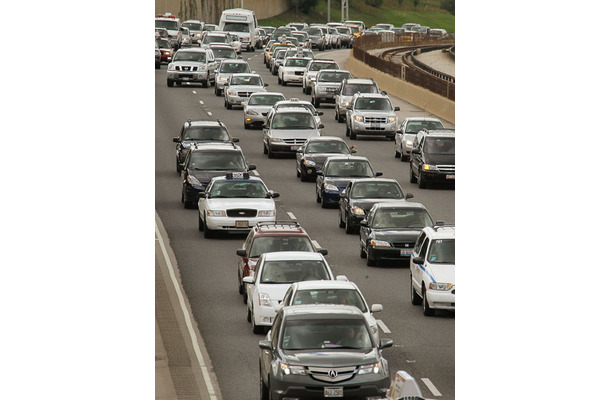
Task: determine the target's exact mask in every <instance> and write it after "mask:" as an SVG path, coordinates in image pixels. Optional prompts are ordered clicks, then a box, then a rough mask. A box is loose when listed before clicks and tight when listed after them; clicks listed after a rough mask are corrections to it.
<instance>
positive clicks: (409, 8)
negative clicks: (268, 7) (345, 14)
mask: <svg viewBox="0 0 610 400" xmlns="http://www.w3.org/2000/svg"><path fill="white" fill-rule="evenodd" d="M440 2H441V0H428V1H424V0H420V4H419V5H418V6H417V8H415V7H413V1H412V0H403V2H402V4H399V2H398V0H383V4H382V5H381V7H380V8H375V7H371V6H369V5H367V4H365V3H364V0H350V2H349V3H350V8H349V19H351V20H358V21H364V23H365V24H366V26H373V25H375V24H377V23H381V22H385V23H390V24H394V26H396V27H400V26H401V25H402V24H404V23H406V22H416V23H418V24H420V25H426V26H429V27H430V28H443V29H445V30H447V32H449V33H452V32H455V16H453V15H451V14H449V13H448V12H447V11H444V10H441V9H440ZM424 3H425V4H424ZM330 6H331V10H330V15H331V20H332V21H340V20H341V2H340V1H339V0H331V5H330ZM327 13H328V3H327V0H318V4H317V6H316V7H315V8H314V9H313V10H311V12H310V13H309V14H301V13H297V12H295V10H294V9H293V10H289V11H287V12H285V13H283V14H280V15H276V16H275V17H272V18H267V19H262V20H259V21H258V22H259V25H271V26H276V27H277V26H281V25H285V24H287V23H289V22H293V21H294V22H297V21H298V22H307V23H311V22H321V23H324V22H326V21H327Z"/></svg>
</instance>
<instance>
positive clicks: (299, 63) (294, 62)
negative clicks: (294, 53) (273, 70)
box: [286, 58, 309, 67]
mask: <svg viewBox="0 0 610 400" xmlns="http://www.w3.org/2000/svg"><path fill="white" fill-rule="evenodd" d="M308 62H309V60H308V59H307V58H292V59H290V60H287V61H286V67H305V66H307V63H308Z"/></svg>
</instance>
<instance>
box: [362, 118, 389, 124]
mask: <svg viewBox="0 0 610 400" xmlns="http://www.w3.org/2000/svg"><path fill="white" fill-rule="evenodd" d="M387 121H388V119H387V118H386V117H364V122H365V123H367V124H385V123H386V122H387Z"/></svg>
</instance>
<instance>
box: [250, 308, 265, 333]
mask: <svg viewBox="0 0 610 400" xmlns="http://www.w3.org/2000/svg"><path fill="white" fill-rule="evenodd" d="M250 318H252V333H254V334H257V335H258V334H261V333H263V332H264V331H265V327H264V326H259V325H256V319H255V317H254V310H252V315H251V316H250Z"/></svg>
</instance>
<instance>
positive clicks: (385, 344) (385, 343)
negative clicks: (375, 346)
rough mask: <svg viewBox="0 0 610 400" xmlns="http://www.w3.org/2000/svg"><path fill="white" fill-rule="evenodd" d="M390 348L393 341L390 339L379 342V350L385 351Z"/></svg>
mask: <svg viewBox="0 0 610 400" xmlns="http://www.w3.org/2000/svg"><path fill="white" fill-rule="evenodd" d="M392 346H394V341H393V340H392V339H386V338H383V339H381V340H379V349H387V348H388V347H392Z"/></svg>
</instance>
